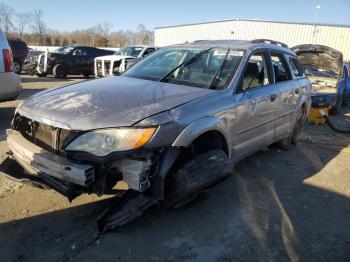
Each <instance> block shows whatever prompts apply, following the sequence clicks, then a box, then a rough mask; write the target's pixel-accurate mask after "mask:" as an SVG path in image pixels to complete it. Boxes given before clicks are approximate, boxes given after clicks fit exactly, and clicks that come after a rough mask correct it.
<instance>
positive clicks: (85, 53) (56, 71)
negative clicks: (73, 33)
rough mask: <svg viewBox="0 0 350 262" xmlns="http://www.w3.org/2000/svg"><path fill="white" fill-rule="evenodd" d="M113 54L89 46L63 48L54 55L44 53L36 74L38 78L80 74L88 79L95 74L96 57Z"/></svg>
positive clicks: (53, 53) (39, 59)
mask: <svg viewBox="0 0 350 262" xmlns="http://www.w3.org/2000/svg"><path fill="white" fill-rule="evenodd" d="M113 53H114V51H109V50H104V49H99V48H95V47H88V46H63V47H61V48H58V49H56V50H55V51H54V52H52V53H44V54H41V55H40V56H39V57H38V66H37V68H36V74H37V75H38V76H46V75H48V74H53V75H54V76H55V77H57V78H64V77H66V76H67V75H80V74H82V75H84V76H86V77H88V76H89V75H91V74H93V72H94V59H95V57H98V56H103V55H111V54H113Z"/></svg>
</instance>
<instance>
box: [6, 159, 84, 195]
mask: <svg viewBox="0 0 350 262" xmlns="http://www.w3.org/2000/svg"><path fill="white" fill-rule="evenodd" d="M0 174H1V175H4V176H6V177H7V178H8V179H11V180H14V181H16V182H21V183H23V184H27V185H30V186H34V187H38V188H41V189H48V188H51V189H53V190H55V191H57V192H58V193H60V194H62V195H64V196H66V197H67V198H68V200H69V201H72V200H73V199H74V198H76V197H77V196H79V195H80V194H81V191H82V190H79V188H78V187H77V186H75V185H73V184H69V183H62V182H61V181H59V180H58V179H55V178H54V177H52V176H49V175H46V174H44V173H38V174H37V175H29V174H27V173H26V171H25V170H24V168H23V167H22V166H21V165H20V164H18V162H17V161H16V160H14V159H13V157H11V156H8V157H7V158H6V159H5V160H4V161H3V162H2V163H1V165H0Z"/></svg>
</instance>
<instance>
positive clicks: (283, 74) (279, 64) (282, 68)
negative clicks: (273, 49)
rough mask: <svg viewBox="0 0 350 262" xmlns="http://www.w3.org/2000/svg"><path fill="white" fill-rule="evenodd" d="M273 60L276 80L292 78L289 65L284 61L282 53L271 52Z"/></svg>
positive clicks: (281, 80)
mask: <svg viewBox="0 0 350 262" xmlns="http://www.w3.org/2000/svg"><path fill="white" fill-rule="evenodd" d="M271 61H272V65H273V71H274V75H275V82H276V83H279V82H283V81H288V80H290V77H289V75H288V72H287V67H286V65H285V63H284V60H283V57H282V55H281V54H271Z"/></svg>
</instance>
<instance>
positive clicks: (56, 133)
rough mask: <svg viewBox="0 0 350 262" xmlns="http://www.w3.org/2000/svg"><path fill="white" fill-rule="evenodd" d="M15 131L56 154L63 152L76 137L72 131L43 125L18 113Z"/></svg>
mask: <svg viewBox="0 0 350 262" xmlns="http://www.w3.org/2000/svg"><path fill="white" fill-rule="evenodd" d="M13 129H14V130H16V131H19V132H20V133H21V134H22V136H23V137H24V138H25V139H27V140H28V141H30V142H32V143H34V144H35V145H37V146H40V147H41V148H44V149H45V150H48V151H51V152H55V153H57V152H59V151H61V150H62V149H63V147H64V146H65V145H66V143H67V141H70V139H71V138H72V137H74V133H72V132H71V131H70V130H67V129H63V128H57V127H52V126H49V125H46V124H42V123H39V122H36V121H33V120H31V119H29V118H27V117H24V116H21V115H20V114H18V113H17V114H16V115H15V118H14V119H13Z"/></svg>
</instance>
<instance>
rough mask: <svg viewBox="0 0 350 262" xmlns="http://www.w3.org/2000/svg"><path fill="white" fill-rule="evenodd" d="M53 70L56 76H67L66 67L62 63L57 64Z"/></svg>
mask: <svg viewBox="0 0 350 262" xmlns="http://www.w3.org/2000/svg"><path fill="white" fill-rule="evenodd" d="M52 72H53V75H54V77H56V78H65V77H66V76H67V72H66V69H65V67H64V65H62V64H57V65H55V66H54V68H53V70H52Z"/></svg>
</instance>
